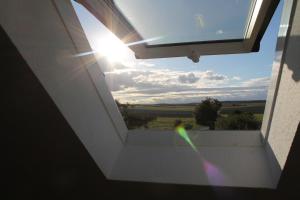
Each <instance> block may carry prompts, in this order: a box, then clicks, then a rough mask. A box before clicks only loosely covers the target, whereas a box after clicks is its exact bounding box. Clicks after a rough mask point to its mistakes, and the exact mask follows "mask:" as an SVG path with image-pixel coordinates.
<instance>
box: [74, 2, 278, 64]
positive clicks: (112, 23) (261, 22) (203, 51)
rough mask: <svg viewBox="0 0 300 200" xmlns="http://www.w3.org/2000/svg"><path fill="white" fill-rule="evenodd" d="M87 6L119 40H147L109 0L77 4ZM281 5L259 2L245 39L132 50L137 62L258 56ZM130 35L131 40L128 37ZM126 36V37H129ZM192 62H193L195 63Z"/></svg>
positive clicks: (135, 46)
mask: <svg viewBox="0 0 300 200" xmlns="http://www.w3.org/2000/svg"><path fill="white" fill-rule="evenodd" d="M77 2H79V3H81V4H82V5H83V6H85V7H86V8H87V9H88V10H89V11H90V12H91V13H92V14H93V15H94V16H95V17H97V18H98V19H99V21H101V22H102V23H103V24H104V25H105V26H106V27H107V28H108V29H110V30H111V31H112V32H113V33H114V34H115V35H116V36H118V37H119V38H120V39H122V38H126V39H127V40H128V41H127V42H128V43H134V42H138V41H143V40H144V38H142V37H141V36H140V34H139V33H138V32H137V31H136V30H135V29H134V28H133V27H132V26H131V25H130V24H129V22H127V20H126V19H125V17H123V15H122V14H121V13H120V12H119V11H118V9H117V8H116V6H115V5H114V3H113V1H110V0H77ZM278 3H279V0H256V1H255V3H254V5H255V6H254V8H253V9H252V13H253V15H251V17H250V20H249V24H248V25H247V29H246V30H247V31H246V33H245V38H239V39H233V40H216V41H204V42H188V43H176V44H161V45H147V44H145V43H142V44H137V45H132V46H129V47H130V48H131V49H132V51H133V52H135V55H136V58H138V59H149V58H166V57H185V56H186V57H189V58H196V60H195V61H194V62H197V61H199V60H197V58H199V56H201V55H218V54H236V53H249V52H257V51H258V50H259V48H260V40H261V38H262V36H263V35H264V32H265V30H266V28H267V26H268V24H269V21H270V19H271V17H272V15H273V13H274V11H275V9H276V7H277V5H278ZM128 35H130V37H128ZM126 36H127V37H126ZM192 60H193V59H192Z"/></svg>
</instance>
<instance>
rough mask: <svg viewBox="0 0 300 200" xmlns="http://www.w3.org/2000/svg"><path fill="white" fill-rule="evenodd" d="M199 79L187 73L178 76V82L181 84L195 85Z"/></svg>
mask: <svg viewBox="0 0 300 200" xmlns="http://www.w3.org/2000/svg"><path fill="white" fill-rule="evenodd" d="M199 79H200V78H199V77H196V76H195V74H194V73H189V74H187V75H185V74H182V75H179V76H178V80H179V82H181V83H195V82H197V81H198V80H199Z"/></svg>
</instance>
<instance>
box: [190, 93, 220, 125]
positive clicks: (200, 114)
mask: <svg viewBox="0 0 300 200" xmlns="http://www.w3.org/2000/svg"><path fill="white" fill-rule="evenodd" d="M221 107H222V103H221V102H220V101H219V100H217V99H213V98H206V99H205V100H203V101H202V102H201V103H200V104H199V105H197V106H196V108H195V111H194V115H195V120H196V123H197V124H199V125H205V126H209V129H210V130H214V129H215V121H216V120H217V117H218V111H219V110H220V108H221Z"/></svg>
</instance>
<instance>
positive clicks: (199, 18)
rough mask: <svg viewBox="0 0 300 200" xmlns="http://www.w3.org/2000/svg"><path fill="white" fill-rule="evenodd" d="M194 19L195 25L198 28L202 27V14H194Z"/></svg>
mask: <svg viewBox="0 0 300 200" xmlns="http://www.w3.org/2000/svg"><path fill="white" fill-rule="evenodd" d="M195 21H196V25H197V27H199V28H204V26H205V23H204V19H203V15H200V14H198V15H195Z"/></svg>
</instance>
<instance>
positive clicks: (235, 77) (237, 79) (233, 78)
mask: <svg viewBox="0 0 300 200" xmlns="http://www.w3.org/2000/svg"><path fill="white" fill-rule="evenodd" d="M232 80H234V81H240V80H241V77H239V76H234V77H232Z"/></svg>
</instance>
